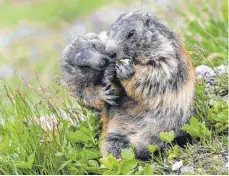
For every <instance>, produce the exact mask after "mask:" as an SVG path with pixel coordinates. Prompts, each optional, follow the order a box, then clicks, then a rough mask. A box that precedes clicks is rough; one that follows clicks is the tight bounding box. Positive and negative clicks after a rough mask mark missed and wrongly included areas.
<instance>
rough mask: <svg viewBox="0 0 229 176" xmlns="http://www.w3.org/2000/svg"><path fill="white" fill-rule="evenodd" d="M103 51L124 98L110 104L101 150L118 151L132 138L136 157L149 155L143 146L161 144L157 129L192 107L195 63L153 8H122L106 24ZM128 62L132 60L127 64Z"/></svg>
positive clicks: (174, 124)
mask: <svg viewBox="0 0 229 176" xmlns="http://www.w3.org/2000/svg"><path fill="white" fill-rule="evenodd" d="M107 35H108V39H107V42H106V52H107V53H108V55H109V56H110V57H111V59H113V60H119V59H129V60H130V62H121V63H120V64H117V65H116V72H117V77H118V79H119V80H120V81H121V84H122V86H123V88H124V89H125V91H126V93H127V97H128V98H123V100H122V103H121V104H120V105H119V106H115V107H112V108H111V110H110V113H109V115H110V121H109V122H108V123H107V129H106V131H105V132H104V133H105V134H104V135H103V136H104V140H103V144H102V150H103V153H104V152H107V151H108V152H111V153H113V154H114V155H115V156H119V155H120V150H121V149H122V148H123V147H127V146H129V144H133V146H134V149H135V152H136V156H137V158H142V159H146V158H147V157H148V156H149V153H148V149H147V146H148V145H149V144H157V145H158V146H159V147H162V146H163V142H162V141H161V140H160V138H159V134H160V132H162V131H170V130H174V131H175V134H176V136H179V135H181V131H180V126H181V125H183V124H184V123H186V122H187V121H188V120H189V118H190V116H191V115H192V113H193V100H194V83H195V75H194V69H193V66H192V63H191V60H190V58H189V56H188V55H187V53H186V51H185V50H184V47H183V43H182V42H181V40H180V39H179V37H178V36H177V35H176V34H175V33H174V32H173V31H172V30H170V29H169V28H168V27H167V26H166V25H165V24H164V23H163V22H162V21H160V20H159V19H157V18H156V17H155V16H154V15H153V14H152V13H143V12H135V13H126V14H123V15H121V16H120V17H119V18H118V19H117V20H116V21H115V22H114V23H113V24H112V25H111V27H110V28H109V29H108V31H107ZM132 62H133V64H132Z"/></svg>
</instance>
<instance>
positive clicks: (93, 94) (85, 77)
mask: <svg viewBox="0 0 229 176" xmlns="http://www.w3.org/2000/svg"><path fill="white" fill-rule="evenodd" d="M61 71H62V77H63V81H64V84H65V85H66V87H67V88H68V89H69V90H70V92H71V93H72V95H73V96H75V97H76V98H78V99H80V100H81V101H83V102H84V104H85V105H86V106H87V107H89V108H96V109H98V110H102V109H103V108H104V106H105V104H106V103H108V104H110V105H115V104H116V103H115V99H117V98H118V96H116V95H115V94H117V95H118V94H119V93H120V92H119V90H118V89H115V88H112V87H111V86H110V85H111V84H112V79H114V78H113V76H114V73H112V72H115V67H114V66H112V64H111V63H110V61H109V57H108V56H107V55H106V54H105V48H104V45H103V42H102V41H101V40H100V38H99V36H98V35H97V34H95V33H89V34H87V35H85V36H84V37H77V38H76V39H75V40H74V41H73V42H72V43H71V44H69V45H68V46H67V47H66V48H65V49H64V51H63V53H62V57H61ZM111 73H112V74H111Z"/></svg>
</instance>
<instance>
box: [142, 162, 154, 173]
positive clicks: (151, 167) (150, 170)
mask: <svg viewBox="0 0 229 176" xmlns="http://www.w3.org/2000/svg"><path fill="white" fill-rule="evenodd" d="M153 170H154V165H149V164H146V165H145V167H144V175H153Z"/></svg>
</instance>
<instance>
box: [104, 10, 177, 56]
mask: <svg viewBox="0 0 229 176" xmlns="http://www.w3.org/2000/svg"><path fill="white" fill-rule="evenodd" d="M107 35H108V39H107V42H106V52H107V53H108V55H109V56H110V57H111V58H112V59H123V58H132V59H134V58H137V57H139V56H140V57H141V56H146V57H148V56H149V57H150V55H152V54H153V55H154V56H158V57H166V56H167V55H170V54H171V53H175V50H176V47H177V45H179V44H178V42H177V39H176V36H175V34H174V33H173V32H172V31H171V30H170V29H169V28H168V27H167V26H166V25H165V24H163V22H161V21H160V20H158V19H157V18H156V17H155V16H154V15H153V14H152V13H143V12H139V11H137V12H134V13H133V12H132V13H126V14H122V15H121V16H120V17H119V18H118V19H117V20H116V21H115V22H114V23H113V24H112V25H111V27H110V28H109V29H108V32H107Z"/></svg>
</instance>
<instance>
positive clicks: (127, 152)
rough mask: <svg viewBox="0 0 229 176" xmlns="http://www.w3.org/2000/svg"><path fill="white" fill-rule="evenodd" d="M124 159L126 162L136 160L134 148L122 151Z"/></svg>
mask: <svg viewBox="0 0 229 176" xmlns="http://www.w3.org/2000/svg"><path fill="white" fill-rule="evenodd" d="M121 155H122V158H123V159H124V160H132V159H135V155H134V151H133V149H132V148H129V149H122V151H121Z"/></svg>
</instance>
